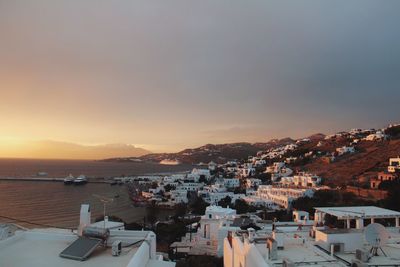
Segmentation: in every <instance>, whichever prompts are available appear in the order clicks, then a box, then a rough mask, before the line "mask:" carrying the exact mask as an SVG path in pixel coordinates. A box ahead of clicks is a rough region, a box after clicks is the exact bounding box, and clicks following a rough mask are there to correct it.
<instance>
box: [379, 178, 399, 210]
mask: <svg viewBox="0 0 400 267" xmlns="http://www.w3.org/2000/svg"><path fill="white" fill-rule="evenodd" d="M388 187H389V188H388V195H387V197H386V198H385V199H384V201H383V206H384V207H385V208H387V209H392V210H397V211H400V205H399V203H400V194H399V192H400V179H396V180H394V181H392V182H391V183H388Z"/></svg>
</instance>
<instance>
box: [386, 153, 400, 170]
mask: <svg viewBox="0 0 400 267" xmlns="http://www.w3.org/2000/svg"><path fill="white" fill-rule="evenodd" d="M399 170H400V157H397V158H390V159H389V166H388V172H390V173H394V172H398V171H399Z"/></svg>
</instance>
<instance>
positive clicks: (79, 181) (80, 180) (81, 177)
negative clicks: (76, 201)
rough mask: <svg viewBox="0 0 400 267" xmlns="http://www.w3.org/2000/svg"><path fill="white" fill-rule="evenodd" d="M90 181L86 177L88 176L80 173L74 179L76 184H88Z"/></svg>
mask: <svg viewBox="0 0 400 267" xmlns="http://www.w3.org/2000/svg"><path fill="white" fill-rule="evenodd" d="M87 182H88V181H87V179H86V176H85V175H82V174H81V175H79V176H78V178H76V179H75V180H74V184H75V185H81V184H86V183H87Z"/></svg>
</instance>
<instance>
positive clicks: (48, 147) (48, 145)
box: [7, 140, 151, 159]
mask: <svg viewBox="0 0 400 267" xmlns="http://www.w3.org/2000/svg"><path fill="white" fill-rule="evenodd" d="M14 151H17V152H15V153H14V154H8V155H7V156H8V157H21V156H20V155H19V154H18V153H19V152H18V151H23V157H26V155H29V157H30V158H46V159H104V158H113V157H131V156H134V157H140V156H142V155H145V154H148V153H151V152H150V151H148V150H145V149H143V148H139V147H135V146H133V145H129V144H106V145H90V146H89V145H80V144H75V143H68V142H59V141H53V140H42V141H31V142H24V143H21V144H19V145H18V147H15V148H14Z"/></svg>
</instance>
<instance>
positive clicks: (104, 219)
mask: <svg viewBox="0 0 400 267" xmlns="http://www.w3.org/2000/svg"><path fill="white" fill-rule="evenodd" d="M93 196H94V197H95V198H97V199H98V200H100V201H101V202H102V203H103V222H104V229H106V204H107V203H111V202H113V201H114V199H113V198H109V197H105V196H100V195H97V194H93Z"/></svg>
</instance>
